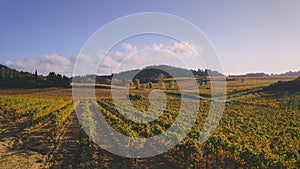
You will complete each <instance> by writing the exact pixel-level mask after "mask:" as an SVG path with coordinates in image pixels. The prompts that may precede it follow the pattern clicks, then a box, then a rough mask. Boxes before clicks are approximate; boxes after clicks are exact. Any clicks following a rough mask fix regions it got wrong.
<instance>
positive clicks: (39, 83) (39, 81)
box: [0, 64, 71, 88]
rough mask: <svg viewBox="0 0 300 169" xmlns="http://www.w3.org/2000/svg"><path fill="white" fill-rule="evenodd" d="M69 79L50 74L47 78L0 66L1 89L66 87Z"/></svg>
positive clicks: (36, 73)
mask: <svg viewBox="0 0 300 169" xmlns="http://www.w3.org/2000/svg"><path fill="white" fill-rule="evenodd" d="M70 81H71V80H70V78H68V77H66V76H62V75H60V74H56V73H54V72H50V73H49V74H48V76H43V75H38V72H37V70H36V71H35V73H29V72H24V71H18V70H15V69H12V68H9V67H7V66H4V65H1V64H0V87H1V88H36V87H68V86H69V85H70Z"/></svg>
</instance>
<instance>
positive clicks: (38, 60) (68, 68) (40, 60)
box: [5, 54, 75, 76]
mask: <svg viewBox="0 0 300 169" xmlns="http://www.w3.org/2000/svg"><path fill="white" fill-rule="evenodd" d="M74 62H75V59H74V58H67V57H64V56H60V55H57V54H52V55H43V56H41V57H28V58H26V59H23V60H18V61H10V60H8V61H6V62H5V64H6V65H7V66H9V67H12V68H15V69H18V70H22V71H28V72H34V71H35V70H38V73H39V74H43V75H47V74H48V73H49V72H56V73H59V74H62V75H68V76H70V75H71V74H72V72H73V67H74Z"/></svg>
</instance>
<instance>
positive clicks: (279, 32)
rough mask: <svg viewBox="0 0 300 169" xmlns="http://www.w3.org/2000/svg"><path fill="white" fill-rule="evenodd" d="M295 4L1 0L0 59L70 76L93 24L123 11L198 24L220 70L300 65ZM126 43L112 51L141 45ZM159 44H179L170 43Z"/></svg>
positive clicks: (285, 0)
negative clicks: (218, 62) (214, 50)
mask: <svg viewBox="0 0 300 169" xmlns="http://www.w3.org/2000/svg"><path fill="white" fill-rule="evenodd" d="M299 9H300V1H298V0H263V1H262V0H244V1H240V0H227V1H221V0H219V1H217V0H210V1H201V0H190V1H182V0H180V1H179V0H163V1H161V0H151V1H146V0H130V1H129V0H119V1H116V0H102V1H96V0H94V1H93V0H91V1H80V0H51V1H50V0H49V1H46V0H44V1H39V0H27V1H16V0H0V63H1V64H5V65H7V66H10V67H13V68H16V69H19V70H26V71H30V72H34V71H35V69H38V71H39V73H42V74H47V73H48V72H50V71H55V72H58V73H61V74H65V75H70V74H71V73H72V71H73V67H74V63H75V62H76V57H77V56H78V54H79V52H80V51H81V49H82V47H83V46H84V44H85V43H86V41H87V40H88V39H89V38H90V37H91V36H92V35H93V33H95V32H96V31H97V30H98V29H100V28H101V27H103V26H104V25H106V24H107V23H109V22H111V21H113V20H115V19H117V18H119V17H122V16H126V15H129V14H134V13H141V12H162V13H169V14H172V15H176V16H179V17H181V18H184V19H186V20H188V21H189V22H191V23H192V24H194V25H195V26H197V27H198V28H199V29H200V30H201V31H202V32H203V33H204V34H205V35H206V36H207V37H208V38H209V40H210V41H211V42H212V44H213V45H214V47H215V49H216V51H217V53H218V55H219V58H220V61H221V63H222V66H223V73H225V74H244V73H249V72H266V73H282V72H286V71H289V70H291V71H298V70H300V62H299V58H300V57H299V56H300V47H299V44H300V22H299V21H300V11H299ZM132 43H133V44H130V43H127V42H126V43H124V44H120V48H119V50H120V51H114V54H116V53H117V54H120V53H121V54H120V55H122V54H126V52H127V53H128V51H130V47H133V49H134V48H137V49H136V50H144V47H137V46H138V42H136V44H134V42H132ZM147 43H148V44H146V45H148V46H155V45H160V44H161V43H162V42H155V40H153V41H151V42H147ZM168 43H169V42H168ZM126 44H127V45H126ZM162 45H165V46H164V47H163V48H164V49H174V47H178V43H176V42H174V43H173V44H172V45H173V46H170V43H169V44H162ZM168 45H169V46H168ZM176 45H177V46H176ZM179 46H180V45H179ZM122 48H123V49H122ZM128 49H129V50H128ZM131 49H132V48H131ZM122 51H123V53H122ZM118 52H119V53H118ZM108 60H111V59H108ZM108 63H113V60H111V61H110V62H108Z"/></svg>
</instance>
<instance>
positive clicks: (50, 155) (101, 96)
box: [0, 77, 300, 169]
mask: <svg viewBox="0 0 300 169" xmlns="http://www.w3.org/2000/svg"><path fill="white" fill-rule="evenodd" d="M279 80H282V81H289V80H292V78H286V77H281V78H245V79H244V80H243V81H240V80H232V81H228V82H227V97H226V104H225V110H224V112H223V114H222V119H221V120H220V122H219V125H218V127H217V128H216V130H215V132H214V134H213V135H212V136H211V137H210V138H209V139H208V140H207V141H206V142H205V143H203V144H202V143H200V142H199V140H198V139H199V136H200V135H201V132H202V131H201V129H202V127H203V124H204V122H205V120H206V117H207V115H208V112H209V109H210V104H211V100H210V99H209V98H210V92H211V88H210V83H207V84H205V85H203V86H200V87H199V94H197V93H198V92H196V91H192V90H191V91H185V92H188V93H191V94H193V95H197V96H198V97H197V98H196V99H199V100H200V103H199V105H195V108H196V109H197V107H199V111H198V114H197V119H195V124H194V126H193V127H192V128H191V129H190V132H189V133H188V134H187V135H186V136H185V137H184V138H182V139H181V141H180V143H179V144H177V145H176V146H175V147H173V148H171V149H170V150H168V151H167V152H165V153H163V154H160V155H157V156H153V157H147V158H126V157H121V156H118V155H114V154H112V153H110V152H108V151H106V150H104V149H102V148H101V147H100V146H98V145H97V144H96V143H94V142H93V141H92V139H91V138H89V137H88V136H87V134H86V133H85V130H84V129H85V128H89V133H88V134H89V135H90V136H95V135H96V134H97V133H96V132H95V131H94V130H91V129H95V130H96V129H97V128H101V127H102V124H99V123H97V122H95V121H94V119H93V118H91V117H92V116H93V115H92V112H91V111H92V110H93V108H95V107H96V108H97V109H99V110H100V112H101V113H102V115H103V117H104V118H105V120H106V121H107V123H108V124H109V125H111V126H112V127H113V128H114V129H115V130H116V131H118V132H120V133H122V134H124V135H126V136H130V137H141V138H148V137H153V136H155V135H158V134H161V133H164V132H165V131H166V130H168V129H169V128H170V127H171V126H172V124H173V123H174V122H175V120H176V118H177V117H178V114H179V109H180V101H181V98H180V96H178V95H176V93H178V92H180V91H178V90H177V89H172V90H167V89H166V90H165V93H167V94H166V102H167V104H166V107H165V109H164V110H163V112H162V114H160V116H159V117H158V118H157V119H155V120H153V121H151V122H148V123H138V122H135V121H133V120H129V119H127V118H125V117H124V116H123V115H122V114H121V113H120V112H118V109H122V111H123V112H124V113H125V114H126V113H127V115H129V116H130V115H131V114H132V113H133V112H135V109H137V110H139V111H142V112H151V111H152V112H155V111H158V110H157V109H156V108H155V107H154V108H152V109H151V107H150V103H149V99H148V97H149V94H150V92H151V90H152V89H148V88H147V89H139V90H137V89H134V90H132V91H131V95H132V97H134V99H131V103H132V105H133V107H131V108H127V107H126V106H122V105H123V104H125V103H123V102H120V104H119V105H120V106H119V107H118V106H116V105H115V104H114V100H113V99H112V96H111V90H110V89H96V90H95V95H96V100H95V101H92V100H89V99H86V100H80V101H79V100H75V101H73V99H72V89H71V88H41V89H1V90H0V168H20V169H21V168H22V169H23V168H33V169H37V168H173V169H174V168H300V110H299V109H298V108H286V107H284V106H282V104H283V101H284V99H282V98H281V95H278V94H277V93H272V92H265V91H262V90H261V89H262V88H263V87H266V86H268V85H270V84H272V83H275V82H277V81H279ZM155 85H156V84H155ZM155 85H154V86H155ZM187 85H188V84H187ZM287 97H288V96H287ZM290 97H299V96H297V95H291V96H290ZM194 99H195V98H194ZM157 101H158V102H162V103H163V101H160V100H157ZM197 104H198V103H197ZM75 109H76V111H77V114H78V113H79V114H80V116H77V114H76V113H75ZM189 109H190V110H192V109H194V107H189ZM148 110H149V111H148ZM184 113H186V116H188V114H189V112H184ZM184 116H185V114H184ZM78 118H80V119H81V120H82V121H83V125H80V123H79V121H78ZM144 118H145V119H147V118H149V119H150V118H151V117H150V116H149V115H148V114H144ZM103 139H104V138H103ZM107 141H109V140H107ZM161 144H164V143H161ZM152 148H153V149H155V148H156V147H155V146H153V147H152Z"/></svg>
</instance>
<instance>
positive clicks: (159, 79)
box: [157, 73, 165, 89]
mask: <svg viewBox="0 0 300 169" xmlns="http://www.w3.org/2000/svg"><path fill="white" fill-rule="evenodd" d="M164 78H165V75H164V74H162V73H161V74H159V75H158V77H157V83H158V86H159V88H161V89H165V83H164Z"/></svg>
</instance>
